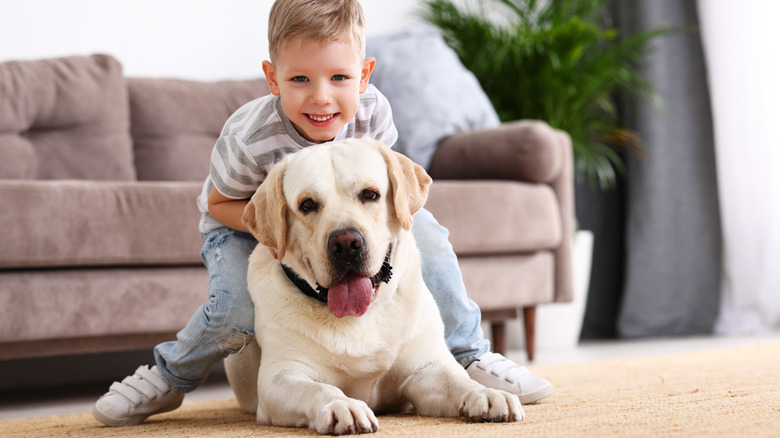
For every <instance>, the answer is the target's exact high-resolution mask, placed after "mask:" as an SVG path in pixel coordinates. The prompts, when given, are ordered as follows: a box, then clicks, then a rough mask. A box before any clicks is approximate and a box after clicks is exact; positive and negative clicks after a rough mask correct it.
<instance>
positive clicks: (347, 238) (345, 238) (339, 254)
mask: <svg viewBox="0 0 780 438" xmlns="http://www.w3.org/2000/svg"><path fill="white" fill-rule="evenodd" d="M365 243H366V242H365V240H364V239H363V235H362V234H360V233H359V232H358V231H357V230H355V229H351V228H348V229H343V230H336V231H334V232H332V233H330V236H329V237H328V252H330V255H331V256H333V257H336V258H338V259H342V260H350V261H351V260H355V259H356V258H358V257H359V256H360V255H361V254H362V253H363V248H364V247H365Z"/></svg>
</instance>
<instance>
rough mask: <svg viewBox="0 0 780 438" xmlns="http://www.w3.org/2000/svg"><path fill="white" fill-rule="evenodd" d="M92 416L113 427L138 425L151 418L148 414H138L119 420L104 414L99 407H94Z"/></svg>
mask: <svg viewBox="0 0 780 438" xmlns="http://www.w3.org/2000/svg"><path fill="white" fill-rule="evenodd" d="M92 416H93V417H95V419H97V420H98V421H99V422H101V423H103V424H105V425H106V426H111V427H121V426H136V425H138V424H141V423H143V422H144V420H146V419H147V418H149V416H148V415H136V416H135V417H129V418H125V419H123V420H117V419H116V418H111V417H108V416H106V415H103V413H102V412H100V411H99V410H98V409H97V407H94V408H92Z"/></svg>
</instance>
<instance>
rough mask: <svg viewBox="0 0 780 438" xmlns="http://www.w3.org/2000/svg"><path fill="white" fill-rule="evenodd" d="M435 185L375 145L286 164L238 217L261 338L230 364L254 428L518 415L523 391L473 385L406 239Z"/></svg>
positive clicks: (372, 427) (358, 426) (316, 152)
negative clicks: (246, 238)
mask: <svg viewBox="0 0 780 438" xmlns="http://www.w3.org/2000/svg"><path fill="white" fill-rule="evenodd" d="M430 183H431V178H430V177H429V176H428V174H427V173H426V172H425V170H424V169H423V168H422V167H420V166H419V165H417V164H414V163H413V162H412V161H411V160H409V159H408V158H406V157H404V156H403V155H401V154H398V153H396V152H394V151H392V150H390V148H388V147H387V146H385V145H383V144H381V143H379V142H377V141H374V140H369V139H357V140H348V141H345V142H331V143H326V144H322V145H316V146H312V147H309V148H307V149H304V150H301V151H298V152H296V153H294V154H290V155H288V156H286V157H285V158H284V159H283V160H282V161H280V162H279V163H278V164H276V165H275V166H274V168H273V169H272V170H271V171H270V172H269V174H268V176H267V178H266V180H265V181H264V182H263V183H262V184H261V185H260V187H259V188H258V189H257V191H256V192H255V194H254V195H253V196H252V198H251V200H250V202H249V204H248V205H247V206H246V209H245V210H244V216H243V222H244V224H246V225H247V227H248V228H249V230H250V231H251V232H252V234H253V235H254V236H255V237H256V238H257V240H258V242H259V244H258V246H257V248H256V249H255V250H254V251H253V253H252V255H251V257H250V260H249V270H248V271H249V272H248V275H247V279H248V286H249V293H250V295H251V297H252V300H253V302H254V305H255V340H256V342H252V343H250V344H248V345H247V346H246V347H245V348H244V349H243V350H242V351H241V352H240V353H238V354H235V355H231V356H230V357H229V358H227V359H226V362H225V368H226V373H227V376H228V380H229V382H230V385H231V387H232V389H233V391H234V393H235V395H236V398H237V399H238V403H239V405H240V406H241V408H242V409H244V410H245V411H247V412H249V413H256V415H257V423H258V424H260V425H275V426H293V427H309V428H310V429H315V430H316V431H317V432H319V433H321V434H331V435H341V434H356V433H370V432H376V431H377V430H378V428H379V423H378V421H377V418H376V415H375V413H391V412H405V411H408V410H410V409H412V408H413V409H414V410H415V411H416V412H417V414H419V415H424V416H436V417H465V418H467V419H471V420H474V421H491V422H512V421H520V420H522V419H523V410H522V407H521V405H520V401H519V399H518V397H517V396H515V395H513V394H510V393H507V392H504V391H499V390H494V389H488V388H485V387H484V386H482V385H480V384H479V383H477V382H475V381H473V380H471V379H470V378H469V376H468V374H467V372H466V370H465V369H464V368H463V367H462V366H461V365H460V364H458V363H457V361H456V360H455V359H454V357H453V356H452V355H451V354H450V351H449V350H448V348H447V346H446V343H445V339H444V324H443V323H442V319H441V315H440V314H439V310H438V307H437V306H436V303H435V301H434V299H433V297H432V295H431V293H430V291H429V290H428V289H427V288H426V286H425V283H424V282H423V278H422V272H421V268H420V255H419V252H418V250H417V247H416V244H415V241H414V238H413V236H412V234H411V232H410V230H411V227H412V216H413V215H414V214H415V212H417V211H418V210H419V209H420V208H422V206H423V204H424V203H425V200H426V197H427V193H428V186H429V184H430Z"/></svg>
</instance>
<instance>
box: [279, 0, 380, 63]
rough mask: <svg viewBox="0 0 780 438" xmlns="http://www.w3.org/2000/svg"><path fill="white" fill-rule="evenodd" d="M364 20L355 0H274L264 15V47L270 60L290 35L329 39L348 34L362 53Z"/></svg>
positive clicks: (361, 9) (363, 56) (336, 38)
mask: <svg viewBox="0 0 780 438" xmlns="http://www.w3.org/2000/svg"><path fill="white" fill-rule="evenodd" d="M365 23H366V20H365V17H364V14H363V8H362V7H361V6H360V3H359V2H358V0H276V1H275V2H274V4H273V6H271V13H270V16H269V19H268V51H269V54H270V55H271V62H274V60H275V59H276V55H277V54H278V53H279V49H280V48H281V47H282V46H283V45H284V44H285V43H287V42H288V41H289V40H291V39H293V38H297V37H300V38H303V39H307V40H314V41H320V42H323V43H332V42H335V41H342V42H343V41H344V39H345V37H347V38H349V39H350V41H351V42H352V44H354V45H355V48H356V49H357V53H358V55H359V56H360V57H361V59H362V58H365V56H366V37H365V33H366V24H365Z"/></svg>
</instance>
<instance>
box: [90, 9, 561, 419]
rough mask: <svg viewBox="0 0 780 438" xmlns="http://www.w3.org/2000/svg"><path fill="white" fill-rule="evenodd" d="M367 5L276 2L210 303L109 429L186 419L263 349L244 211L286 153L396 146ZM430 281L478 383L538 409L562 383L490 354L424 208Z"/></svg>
mask: <svg viewBox="0 0 780 438" xmlns="http://www.w3.org/2000/svg"><path fill="white" fill-rule="evenodd" d="M364 22H365V20H364V18H363V11H362V8H361V6H360V4H359V3H358V0H277V1H276V2H275V3H274V5H273V6H272V8H271V13H270V19H269V28H268V36H269V51H270V58H271V61H270V62H269V61H264V62H263V71H264V73H265V76H266V79H267V80H268V85H269V88H270V90H271V94H270V95H268V96H265V97H262V98H259V99H256V100H254V101H252V102H249V103H248V104H246V105H244V106H243V107H241V108H240V109H239V110H238V111H236V112H235V113H234V114H233V115H232V116H231V117H230V118H229V119H228V121H227V123H226V124H225V127H224V129H223V131H222V133H221V136H220V138H219V139H218V140H217V143H216V145H215V147H214V150H213V152H212V157H211V171H210V174H209V176H208V177H207V178H206V181H205V183H204V187H203V192H202V193H201V195H200V197H199V198H198V206H199V208H200V211H201V213H202V217H201V221H200V225H199V228H200V231H201V233H202V236H203V251H202V252H201V257H202V258H203V261H204V263H205V265H206V267H207V268H208V271H209V300H208V302H207V303H206V304H204V305H203V306H202V307H201V308H200V309H199V310H198V311H197V312H196V313H195V315H193V317H192V319H191V320H190V321H189V323H188V324H187V326H186V327H185V328H184V329H183V330H181V331H180V332H179V333H178V334H177V340H176V341H172V342H166V343H163V344H160V345H158V346H157V347H156V348H155V350H154V353H155V359H156V363H157V365H156V366H152V367H149V366H141V367H139V368H138V369H137V370H136V372H135V374H133V375H132V376H129V377H127V378H125V379H124V380H123V381H122V382H114V383H113V384H112V385H111V388H110V390H109V391H108V393H106V394H105V395H104V396H102V397H101V398H100V399H99V400H98V401H97V403H96V404H95V408H94V409H93V414H94V416H95V417H96V418H97V419H98V420H100V421H101V422H103V423H105V424H107V425H109V426H125V425H133V424H139V423H141V422H143V421H144V420H145V419H146V418H147V417H148V416H150V415H153V414H157V413H161V412H167V411H170V410H173V409H176V408H177V407H178V406H179V405H181V402H182V399H183V398H184V394H185V393H187V392H189V391H192V390H193V389H195V388H197V387H198V386H199V385H200V384H201V383H202V382H203V381H204V380H205V379H206V376H207V375H208V373H209V370H210V369H211V367H212V366H213V365H214V364H216V363H217V362H218V361H219V360H221V359H222V358H224V357H225V356H227V355H228V354H230V353H236V352H239V351H241V349H242V348H243V347H244V346H245V345H246V344H247V343H249V342H252V341H253V329H254V310H253V305H252V302H251V299H250V297H249V293H248V292H247V284H246V272H247V259H248V257H249V254H250V253H251V251H252V250H253V249H254V248H255V246H256V245H257V241H256V240H255V239H254V237H253V236H252V235H251V234H249V233H248V229H247V228H246V227H245V226H244V224H242V223H241V217H242V214H243V210H244V206H246V204H247V202H248V199H249V198H250V197H251V196H252V194H253V193H254V192H255V190H256V189H257V187H258V186H259V185H260V184H261V183H262V182H263V180H264V178H265V176H266V175H267V174H268V171H269V170H270V169H271V167H273V165H274V163H276V162H278V161H279V160H280V159H281V158H282V157H283V156H284V155H286V154H289V153H294V152H295V151H297V150H300V149H302V148H305V147H307V146H311V145H313V144H316V143H323V142H326V141H330V140H343V139H346V138H351V137H355V138H358V137H362V136H369V137H371V138H374V139H376V140H379V141H381V142H383V143H385V144H387V145H392V144H393V143H394V142H395V141H396V139H397V136H398V134H397V132H396V129H395V126H394V125H393V120H392V114H391V111H390V105H389V103H388V101H387V99H386V98H385V97H384V96H383V95H382V94H381V93H379V91H378V90H377V89H376V88H374V87H373V86H372V85H369V78H370V76H371V72H372V71H373V69H374V65H375V62H376V61H375V60H374V58H368V59H365V27H364ZM412 232H413V234H414V237H415V239H416V240H417V245H418V246H419V248H420V252H421V258H422V265H423V266H422V267H423V277H424V280H425V282H426V285H427V286H428V287H429V289H430V290H431V293H432V294H433V296H434V298H435V299H436V303H437V304H438V306H439V310H440V311H441V314H442V318H443V319H444V324H445V327H446V330H445V331H446V333H445V336H446V338H447V345H448V346H449V348H450V351H451V352H452V354H453V355H454V356H455V358H456V359H457V360H458V361H459V362H460V363H461V364H462V365H463V366H464V367H467V370H468V372H469V374H470V375H471V376H472V378H473V379H475V380H477V381H479V382H480V383H482V384H484V385H486V386H489V387H494V388H498V389H504V390H507V391H510V392H513V393H515V394H518V395H519V396H520V400H521V402H523V403H530V402H534V401H536V400H539V399H541V398H543V397H546V396H548V395H550V394H552V391H553V389H552V385H550V383H549V382H547V381H546V380H544V379H542V378H540V377H537V376H535V375H533V374H531V373H530V372H529V371H528V370H527V369H526V368H523V367H520V366H518V365H516V364H515V363H514V362H512V361H510V360H508V359H506V358H504V357H503V356H501V355H498V354H493V353H490V352H488V349H489V342H488V341H487V340H485V339H484V338H483V334H482V330H481V328H480V310H479V308H478V307H477V305H476V304H475V303H474V302H472V301H471V300H469V299H468V297H467V296H466V290H465V287H464V285H463V281H462V279H461V273H460V270H459V268H458V263H457V259H456V257H455V254H454V252H453V250H452V246H451V245H450V243H449V241H448V239H447V235H448V232H447V230H446V229H445V228H444V227H442V226H440V225H439V224H438V223H437V222H436V220H435V219H434V218H433V216H432V215H431V214H430V213H429V212H427V211H425V210H421V211H420V212H418V213H417V214H416V215H415V217H414V226H413V228H412Z"/></svg>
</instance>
